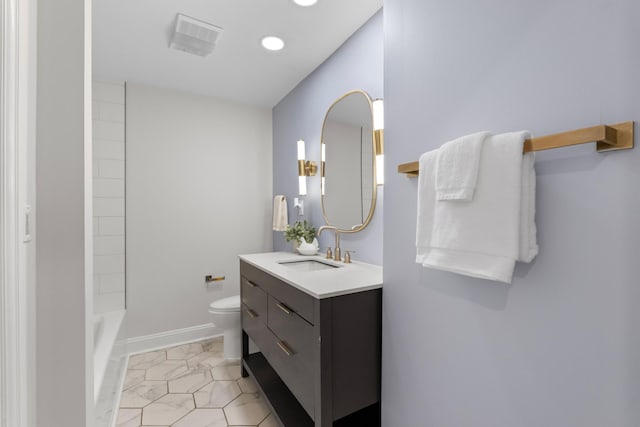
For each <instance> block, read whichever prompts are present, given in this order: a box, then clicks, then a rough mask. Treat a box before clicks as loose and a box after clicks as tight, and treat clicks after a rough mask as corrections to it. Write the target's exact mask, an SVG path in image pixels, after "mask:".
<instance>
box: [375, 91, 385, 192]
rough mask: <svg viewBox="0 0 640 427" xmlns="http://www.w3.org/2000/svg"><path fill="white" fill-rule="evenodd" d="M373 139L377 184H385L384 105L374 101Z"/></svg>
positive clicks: (380, 100)
mask: <svg viewBox="0 0 640 427" xmlns="http://www.w3.org/2000/svg"><path fill="white" fill-rule="evenodd" d="M373 138H374V144H375V145H374V148H375V156H376V184H378V185H383V184H384V104H383V102H382V99H380V98H377V99H374V100H373Z"/></svg>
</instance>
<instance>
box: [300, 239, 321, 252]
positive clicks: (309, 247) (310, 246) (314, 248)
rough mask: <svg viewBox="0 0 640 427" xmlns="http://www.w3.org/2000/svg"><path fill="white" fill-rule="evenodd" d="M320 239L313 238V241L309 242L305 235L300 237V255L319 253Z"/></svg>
mask: <svg viewBox="0 0 640 427" xmlns="http://www.w3.org/2000/svg"><path fill="white" fill-rule="evenodd" d="M318 248H319V244H318V239H316V238H315V237H314V238H313V242H311V243H307V241H306V240H304V238H303V237H301V238H300V245H299V246H298V252H299V253H300V255H315V254H317V253H318Z"/></svg>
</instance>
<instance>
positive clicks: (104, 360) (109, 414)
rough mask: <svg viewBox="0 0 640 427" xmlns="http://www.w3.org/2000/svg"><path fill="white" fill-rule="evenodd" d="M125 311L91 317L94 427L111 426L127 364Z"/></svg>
mask: <svg viewBox="0 0 640 427" xmlns="http://www.w3.org/2000/svg"><path fill="white" fill-rule="evenodd" d="M125 313H126V312H125V310H120V311H111V312H107V313H100V314H96V315H95V316H94V320H93V338H94V339H93V348H94V352H93V383H94V389H93V399H94V408H95V415H96V423H95V427H110V426H112V425H114V416H115V415H116V414H115V406H116V400H117V396H118V392H119V390H120V384H121V382H122V378H123V375H124V368H125V364H126V357H127V352H126V346H125V338H126V336H125V328H124V326H123V324H124V317H125Z"/></svg>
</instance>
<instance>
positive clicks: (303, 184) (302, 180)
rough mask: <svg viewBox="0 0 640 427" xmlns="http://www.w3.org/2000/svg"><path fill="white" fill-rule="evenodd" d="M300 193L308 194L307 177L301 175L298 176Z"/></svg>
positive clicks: (302, 194)
mask: <svg viewBox="0 0 640 427" xmlns="http://www.w3.org/2000/svg"><path fill="white" fill-rule="evenodd" d="M298 194H300V195H301V196H306V195H307V177H306V176H299V177H298Z"/></svg>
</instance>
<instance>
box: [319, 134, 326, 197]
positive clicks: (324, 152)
mask: <svg viewBox="0 0 640 427" xmlns="http://www.w3.org/2000/svg"><path fill="white" fill-rule="evenodd" d="M324 147H325V144H324V142H323V143H321V144H320V152H321V153H320V195H322V196H324V162H325V159H326V151H325V148H324Z"/></svg>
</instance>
